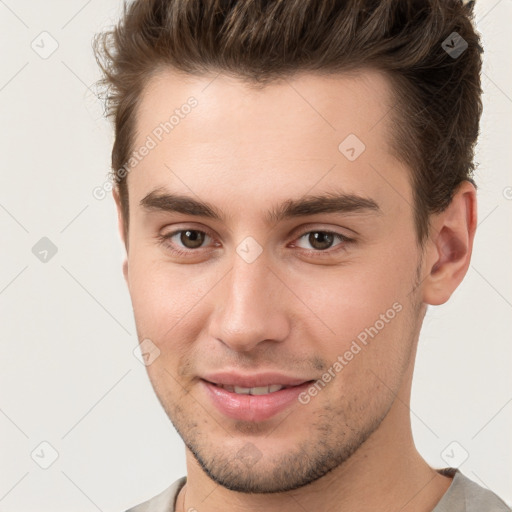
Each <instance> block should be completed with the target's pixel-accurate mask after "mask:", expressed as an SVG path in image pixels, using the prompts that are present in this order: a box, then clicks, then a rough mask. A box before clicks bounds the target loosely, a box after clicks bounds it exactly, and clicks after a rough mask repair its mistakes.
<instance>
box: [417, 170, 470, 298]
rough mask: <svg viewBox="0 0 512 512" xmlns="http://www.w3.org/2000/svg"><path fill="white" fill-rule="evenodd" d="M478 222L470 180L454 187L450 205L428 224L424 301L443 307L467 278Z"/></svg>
mask: <svg viewBox="0 0 512 512" xmlns="http://www.w3.org/2000/svg"><path fill="white" fill-rule="evenodd" d="M476 223H477V213H476V189H475V187H474V185H473V184H472V183H470V182H469V181H466V180H465V181H463V182H462V183H461V184H460V185H459V187H458V188H457V190H456V192H455V194H454V196H453V199H452V201H451V202H450V204H449V206H448V207H447V208H446V209H445V210H444V211H443V212H441V213H439V214H435V215H433V216H432V217H431V221H430V235H429V239H428V241H427V243H426V249H425V260H424V262H425V267H424V272H423V275H425V274H426V275H427V277H426V278H425V279H424V280H423V283H422V284H423V286H422V288H423V302H425V303H427V304H432V305H434V306H437V305H440V304H444V303H445V302H446V301H447V300H448V299H449V298H450V296H451V295H452V293H453V292H454V291H455V289H456V288H457V286H459V284H460V283H461V281H462V279H463V278H464V276H465V275H466V272H467V270H468V268H469V264H470V261H471V253H472V251H473V240H474V238H475V231H476Z"/></svg>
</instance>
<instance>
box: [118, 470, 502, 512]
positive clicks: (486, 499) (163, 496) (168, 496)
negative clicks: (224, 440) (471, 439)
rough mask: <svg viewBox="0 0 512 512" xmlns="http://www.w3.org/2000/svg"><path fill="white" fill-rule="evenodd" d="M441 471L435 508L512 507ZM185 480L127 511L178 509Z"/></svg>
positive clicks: (458, 511) (467, 511)
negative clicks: (444, 485) (444, 486)
mask: <svg viewBox="0 0 512 512" xmlns="http://www.w3.org/2000/svg"><path fill="white" fill-rule="evenodd" d="M438 471H439V472H440V473H442V474H444V475H448V476H452V475H453V480H452V483H451V484H450V487H449V488H448V490H447V491H446V492H445V494H444V495H443V497H442V498H441V499H440V500H439V502H438V504H437V505H436V506H435V507H434V510H432V512H511V511H512V509H510V508H509V507H508V506H507V504H506V503H505V502H504V501H503V500H502V499H500V498H499V497H498V496H497V495H496V494H494V493H493V492H492V491H489V490H488V489H484V488H483V487H481V486H480V485H478V484H477V483H475V482H473V481H472V480H470V479H469V478H467V477H466V476H464V475H463V474H462V473H461V472H460V471H459V470H458V469H455V468H446V469H440V470H438ZM186 481H187V477H185V476H184V477H181V478H179V479H178V480H176V481H175V482H174V483H173V484H172V485H171V486H170V487H168V488H167V489H165V491H163V492H161V493H160V494H158V495H156V496H155V497H154V498H151V499H150V500H148V501H145V502H144V503H141V504H140V505H137V506H136V507H133V508H131V509H130V510H127V511H126V512H175V510H174V507H175V504H176V497H177V496H178V493H179V492H180V489H181V488H182V487H183V486H184V485H185V482H186Z"/></svg>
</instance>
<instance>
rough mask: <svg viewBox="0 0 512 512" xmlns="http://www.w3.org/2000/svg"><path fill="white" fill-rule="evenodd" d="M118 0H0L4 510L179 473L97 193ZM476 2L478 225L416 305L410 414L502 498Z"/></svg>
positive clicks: (496, 113) (511, 400) (139, 494)
mask: <svg viewBox="0 0 512 512" xmlns="http://www.w3.org/2000/svg"><path fill="white" fill-rule="evenodd" d="M120 9H121V2H120V1H119V0H108V1H106V0H101V1H100V0H89V1H86V0H73V1H70V0H66V1H65V0H52V1H46V2H40V1H36V0H31V1H29V0H20V1H15V0H0V41H1V44H2V53H1V55H2V61H1V66H0V114H1V134H0V135H1V136H0V145H1V146H0V149H1V152H0V158H1V164H0V165H1V169H2V171H1V174H0V180H1V181H0V228H1V233H2V241H1V265H0V311H1V345H0V347H1V354H0V432H1V434H0V449H1V452H0V511H7V510H9V511H11V512H17V511H23V512H31V511H38V512H40V511H50V510H51V511H53V512H58V511H65V510H73V511H75V512H79V511H84V512H88V511H95V510H100V511H122V510H125V509H126V508H127V507H129V506H132V505H134V504H136V503H139V502H141V501H143V500H145V499H148V498H149V497H151V496H153V495H154V494H156V493H158V492H160V491H161V490H162V489H164V488H165V487H167V486H168V485H170V484H171V483H172V482H173V481H174V480H175V479H177V478H178V477H180V476H183V475H184V474H185V463H184V448H183V444H182V442H181V439H180V438H179V437H178V435H177V434H176V432H175V431H174V429H173V428H172V425H171V423H170V422H169V420H168V419H167V417H166V416H165V414H164V412H163V410H162V409H161V407H160V405H159V403H158V401H157V399H156V397H155V395H154V393H153V390H152V388H151V386H150V384H149V381H148V378H147V376H146V371H145V367H144V366H143V365H142V364H141V363H140V362H139V360H138V359H137V358H136V356H135V355H134V353H133V350H134V348H136V346H137V339H136V334H135V327H134V321H133V317H132V310H131V303H130V299H129V295H128V291H127V289H126V286H125V283H124V280H123V278H122V273H121V262H122V258H123V246H122V245H121V242H120V241H119V238H118V234H117V226H116V217H115V209H114V204H113V201H112V199H111V196H110V195H108V197H107V198H105V199H103V200H97V199H95V198H94V197H93V195H92V190H93V189H94V187H97V186H101V185H102V184H103V183H104V182H105V181H106V179H107V173H108V171H109V162H110V151H111V146H112V141H113V135H112V130H111V127H110V125H109V124H108V122H107V121H106V120H105V119H104V118H103V117H102V114H103V106H102V105H101V103H100V102H99V101H98V100H97V98H96V97H95V95H94V88H93V85H94V82H95V81H96V80H97V79H98V78H99V70H98V69H97V67H96V64H95V61H94V57H93V54H92V50H91V40H92V37H93V34H94V33H95V32H97V31H100V30H102V29H104V28H105V27H107V26H108V25H110V24H112V23H113V22H115V20H117V18H118V14H119V12H120ZM476 11H477V20H478V22H477V28H478V30H479V31H480V32H481V33H482V35H483V44H484V47H485V57H484V58H485V64H484V74H483V77H482V78H483V87H484V91H485V94H484V109H485V111H484V116H483V119H482V125H481V127H482V130H481V131H482V134H481V137H480V142H479V146H478V151H477V158H476V160H477V162H479V169H478V172H477V175H476V179H477V182H478V184H479V193H478V195H479V227H478V232H477V237H476V242H475V244H476V245H475V248H474V255H473V259H472V265H471V268H470V270H469V272H468V275H467V277H466V278H465V280H464V282H463V284H462V285H461V286H460V287H459V289H458V290H457V291H456V292H455V294H454V295H453V297H452V299H451V300H450V302H449V303H448V304H446V305H444V306H441V307H433V308H431V309H430V311H429V313H428V316H427V318H426V320H425V323H424V329H423V332H422V335H421V338H420V346H419V350H418V356H417V365H416V374H415V380H414V386H413V397H412V402H411V416H412V423H413V431H414V436H415V440H416V443H417V447H418V449H419V451H420V453H422V455H423V456H424V457H425V459H426V460H427V461H428V462H429V463H430V464H431V465H432V466H434V467H438V468H440V467H446V466H448V465H452V466H453V465H458V464H459V463H460V469H461V471H462V472H463V473H464V474H466V475H467V476H468V477H469V478H471V479H473V480H475V481H476V482H478V483H480V485H483V486H485V487H488V488H490V489H492V490H493V491H494V492H496V493H497V494H499V495H500V496H501V497H502V498H503V499H504V500H505V501H507V502H508V504H509V505H510V504H512V476H511V473H512V472H511V470H510V468H511V467H512V437H511V436H510V432H511V431H512V428H511V427H512V385H511V376H510V367H511V362H512V344H511V341H512V336H511V334H512V315H511V309H512V289H511V288H512V287H511V282H512V279H511V277H512V276H511V274H512V266H511V264H510V262H511V261H512V248H511V237H510V233H511V232H512V175H511V173H510V162H511V161H512V154H511V152H512V144H511V142H512V129H511V124H510V118H511V114H512V73H511V66H510V48H511V47H512V38H511V31H510V24H511V22H512V1H511V0H480V1H479V2H477V6H476ZM56 45H58V47H57V46H56ZM52 51H53V53H51V52H52ZM50 53H51V54H50ZM43 237H46V238H47V239H49V241H50V242H49V241H48V240H43V241H41V239H42V238H43ZM36 244H39V245H36ZM34 246H35V247H36V248H35V249H33V248H34ZM52 248H53V251H55V249H56V250H57V252H56V253H55V254H52ZM44 251H48V252H47V253H45V252H44ZM34 253H36V254H34ZM37 255H39V257H37ZM45 257H46V261H41V260H40V258H45ZM41 443H43V444H41ZM56 455H58V458H57V459H56V460H55V461H54V462H53V458H55V456H56ZM443 457H444V459H443ZM466 457H467V458H466ZM464 459H465V460H464ZM451 461H454V462H451ZM52 462H53V463H52ZM50 464H51V465H50ZM46 465H49V467H48V468H47V469H43V467H41V466H46Z"/></svg>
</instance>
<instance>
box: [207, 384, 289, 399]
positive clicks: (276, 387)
mask: <svg viewBox="0 0 512 512" xmlns="http://www.w3.org/2000/svg"><path fill="white" fill-rule="evenodd" d="M210 384H213V385H214V386H217V387H219V388H222V389H225V390H226V391H230V392H231V393H236V394H237V395H258V396H261V395H268V394H269V393H275V392H276V391H281V389H288V388H291V387H294V386H282V385H280V384H269V385H268V386H256V387H252V388H244V387H242V386H228V385H225V384H216V383H215V382H210Z"/></svg>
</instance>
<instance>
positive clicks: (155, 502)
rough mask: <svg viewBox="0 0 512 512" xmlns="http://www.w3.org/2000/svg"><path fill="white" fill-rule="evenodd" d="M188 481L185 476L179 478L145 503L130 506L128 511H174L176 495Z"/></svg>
mask: <svg viewBox="0 0 512 512" xmlns="http://www.w3.org/2000/svg"><path fill="white" fill-rule="evenodd" d="M186 481H187V477H185V476H183V477H181V478H179V479H178V480H176V481H175V482H174V483H173V484H172V485H171V486H169V487H167V489H165V490H163V491H162V492H161V493H160V494H157V495H156V496H154V497H153V498H151V499H149V500H147V501H144V502H143V503H139V505H136V506H135V507H132V508H130V509H129V510H127V511H126V512H174V504H175V502H176V497H177V496H178V493H179V492H180V489H181V488H182V487H183V486H184V485H185V482H186Z"/></svg>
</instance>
